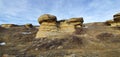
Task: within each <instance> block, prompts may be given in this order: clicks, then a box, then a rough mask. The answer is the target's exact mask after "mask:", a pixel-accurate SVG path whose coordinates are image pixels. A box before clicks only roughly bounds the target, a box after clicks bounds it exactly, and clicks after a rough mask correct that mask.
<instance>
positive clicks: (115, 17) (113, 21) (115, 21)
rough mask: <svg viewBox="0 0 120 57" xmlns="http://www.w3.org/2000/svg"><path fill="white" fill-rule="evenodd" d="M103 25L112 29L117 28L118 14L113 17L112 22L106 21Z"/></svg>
mask: <svg viewBox="0 0 120 57" xmlns="http://www.w3.org/2000/svg"><path fill="white" fill-rule="evenodd" d="M105 23H106V24H107V25H110V26H112V27H119V26H120V13H117V14H115V15H113V20H109V21H106V22H105Z"/></svg>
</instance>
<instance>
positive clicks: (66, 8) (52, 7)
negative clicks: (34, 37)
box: [0, 0, 120, 25]
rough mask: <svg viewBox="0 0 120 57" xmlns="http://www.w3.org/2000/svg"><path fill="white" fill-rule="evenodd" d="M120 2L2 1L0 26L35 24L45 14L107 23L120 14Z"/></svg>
mask: <svg viewBox="0 0 120 57" xmlns="http://www.w3.org/2000/svg"><path fill="white" fill-rule="evenodd" d="M119 2H120V0H71V1H70V0H49V1H48V0H0V24H1V23H15V24H25V23H33V24H35V25H38V22H37V18H38V17H39V16H40V15H42V14H45V13H49V14H53V15H56V16H57V17H58V19H59V20H60V19H67V18H71V17H84V19H85V22H96V21H105V20H107V19H111V18H112V15H113V14H115V13H117V12H120V7H119V5H120V3H119Z"/></svg>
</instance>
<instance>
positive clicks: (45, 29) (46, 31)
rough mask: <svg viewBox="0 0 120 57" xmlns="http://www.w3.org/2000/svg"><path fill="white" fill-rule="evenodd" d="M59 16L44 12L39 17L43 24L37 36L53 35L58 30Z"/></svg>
mask: <svg viewBox="0 0 120 57" xmlns="http://www.w3.org/2000/svg"><path fill="white" fill-rule="evenodd" d="M56 20H57V18H56V16H54V15H50V14H44V15H42V16H40V17H39V18H38V22H39V23H40V24H41V25H40V27H39V31H38V33H37V35H36V38H40V37H46V36H49V35H52V33H54V32H56V31H57V21H56Z"/></svg>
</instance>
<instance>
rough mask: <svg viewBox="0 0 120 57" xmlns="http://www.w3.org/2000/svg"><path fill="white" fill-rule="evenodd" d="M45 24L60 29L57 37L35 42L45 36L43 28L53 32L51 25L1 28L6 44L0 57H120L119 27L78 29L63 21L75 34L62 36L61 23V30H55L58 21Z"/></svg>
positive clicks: (91, 25) (95, 25) (0, 35)
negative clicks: (50, 29)
mask: <svg viewBox="0 0 120 57" xmlns="http://www.w3.org/2000/svg"><path fill="white" fill-rule="evenodd" d="M47 18H48V17H47ZM42 19H44V18H42ZM117 19H119V18H117ZM44 21H45V23H46V22H48V23H50V24H51V23H53V25H54V26H53V27H52V28H54V27H55V28H56V29H58V30H57V34H58V35H54V36H49V37H39V38H36V35H37V33H40V34H42V33H43V34H44V33H46V31H42V30H41V29H43V27H44V28H50V27H51V26H49V25H50V24H49V25H46V26H47V27H45V26H40V27H39V28H38V27H36V26H31V25H30V24H29V25H28V27H27V26H10V27H7V28H6V27H0V42H1V43H5V44H4V45H1V46H0V56H1V57H2V56H3V57H120V28H119V26H118V25H119V24H118V23H117V24H115V25H116V26H114V27H113V26H111V25H108V24H106V22H95V23H87V24H82V23H77V25H81V24H82V25H83V26H77V27H76V25H71V24H73V23H71V24H70V23H67V25H66V21H65V20H64V21H61V22H62V23H64V24H65V25H66V26H67V27H69V26H71V28H74V30H75V31H72V32H69V33H65V32H64V33H63V32H62V33H61V31H62V30H61V28H59V27H60V26H61V25H60V23H57V24H59V25H60V26H56V21H54V22H52V21H53V19H52V21H50V20H48V19H47V20H44ZM67 21H68V20H67ZM75 22H76V21H75ZM42 23H43V22H42ZM40 24H41V23H40ZM74 26H75V27H74ZM41 27H42V28H41ZM63 28H64V27H63ZM69 28H70V27H69ZM65 29H66V28H65ZM59 31H60V32H59ZM65 31H70V30H65ZM47 32H49V31H47ZM51 34H53V33H52V32H51V33H50V34H49V35H51ZM44 35H45V34H44ZM38 36H39V35H38Z"/></svg>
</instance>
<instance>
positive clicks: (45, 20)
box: [36, 14, 84, 38]
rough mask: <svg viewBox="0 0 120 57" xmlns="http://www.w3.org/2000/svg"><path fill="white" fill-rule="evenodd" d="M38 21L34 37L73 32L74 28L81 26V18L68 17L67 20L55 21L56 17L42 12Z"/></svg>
mask: <svg viewBox="0 0 120 57" xmlns="http://www.w3.org/2000/svg"><path fill="white" fill-rule="evenodd" d="M38 22H39V23H40V27H39V31H38V32H37V34H36V38H43V37H49V36H56V35H59V34H62V33H73V32H74V31H75V30H76V28H80V27H82V24H83V22H84V21H83V18H82V17H80V18H70V19H68V20H60V21H57V17H56V16H54V15H50V14H44V15H42V16H40V17H39V18H38Z"/></svg>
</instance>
